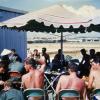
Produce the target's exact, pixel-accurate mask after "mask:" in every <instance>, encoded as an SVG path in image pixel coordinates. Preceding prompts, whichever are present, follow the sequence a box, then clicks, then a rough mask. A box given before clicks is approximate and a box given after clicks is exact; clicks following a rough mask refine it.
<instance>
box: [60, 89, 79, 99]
mask: <svg viewBox="0 0 100 100" xmlns="http://www.w3.org/2000/svg"><path fill="white" fill-rule="evenodd" d="M63 97H65V98H78V100H80V93H79V92H78V91H76V90H73V89H62V90H61V91H60V92H59V100H60V99H61V98H63Z"/></svg>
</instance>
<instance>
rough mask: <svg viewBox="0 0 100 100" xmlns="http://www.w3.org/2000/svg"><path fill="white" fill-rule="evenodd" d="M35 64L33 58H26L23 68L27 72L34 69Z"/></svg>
mask: <svg viewBox="0 0 100 100" xmlns="http://www.w3.org/2000/svg"><path fill="white" fill-rule="evenodd" d="M36 66H37V62H36V61H35V60H34V59H33V58H27V59H26V60H25V62H24V67H25V69H26V71H27V72H28V71H29V70H30V69H36Z"/></svg>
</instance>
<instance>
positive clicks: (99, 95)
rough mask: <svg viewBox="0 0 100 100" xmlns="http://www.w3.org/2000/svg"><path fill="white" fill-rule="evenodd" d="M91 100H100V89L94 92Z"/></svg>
mask: <svg viewBox="0 0 100 100" xmlns="http://www.w3.org/2000/svg"><path fill="white" fill-rule="evenodd" d="M90 98H91V100H99V99H100V89H95V90H93V91H92V94H91V95H90Z"/></svg>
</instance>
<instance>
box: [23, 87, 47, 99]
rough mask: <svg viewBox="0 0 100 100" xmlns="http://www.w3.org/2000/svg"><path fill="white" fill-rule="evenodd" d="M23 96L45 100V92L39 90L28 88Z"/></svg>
mask: <svg viewBox="0 0 100 100" xmlns="http://www.w3.org/2000/svg"><path fill="white" fill-rule="evenodd" d="M24 96H25V97H27V98H29V97H42V96H44V98H45V91H44V90H43V89H40V88H29V89H26V90H24Z"/></svg>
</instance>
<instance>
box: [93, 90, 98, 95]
mask: <svg viewBox="0 0 100 100" xmlns="http://www.w3.org/2000/svg"><path fill="white" fill-rule="evenodd" d="M92 93H93V95H100V89H95V90H94V91H93V92H92Z"/></svg>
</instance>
